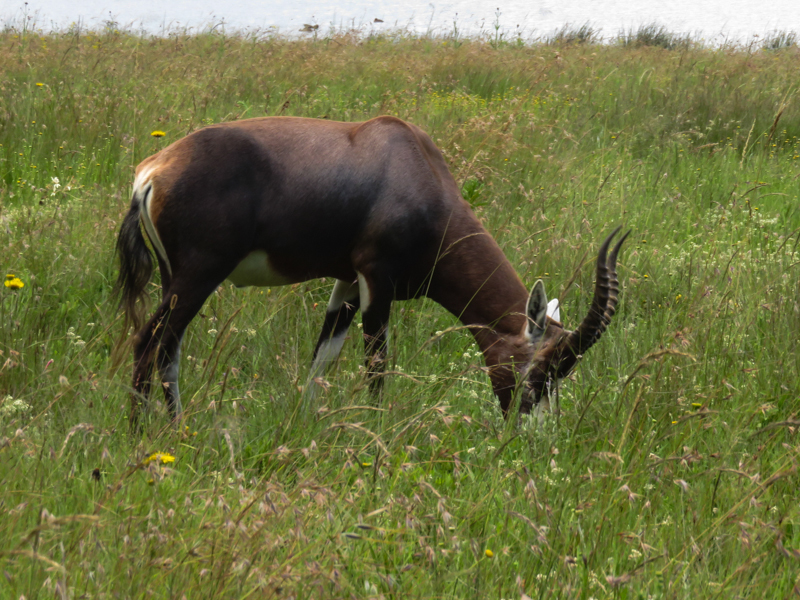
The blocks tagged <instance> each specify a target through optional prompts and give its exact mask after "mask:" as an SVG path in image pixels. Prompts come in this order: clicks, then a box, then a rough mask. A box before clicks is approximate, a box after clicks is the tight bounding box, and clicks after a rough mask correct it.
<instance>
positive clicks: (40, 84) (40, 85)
mask: <svg viewBox="0 0 800 600" xmlns="http://www.w3.org/2000/svg"><path fill="white" fill-rule="evenodd" d="M36 85H37V86H39V87H42V86H43V85H44V84H43V83H37V84H36Z"/></svg>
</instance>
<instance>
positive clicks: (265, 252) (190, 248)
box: [117, 117, 627, 423]
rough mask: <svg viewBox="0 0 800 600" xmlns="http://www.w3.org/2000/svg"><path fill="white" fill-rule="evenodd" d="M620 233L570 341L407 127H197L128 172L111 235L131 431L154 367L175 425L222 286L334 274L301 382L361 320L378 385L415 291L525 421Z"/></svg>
mask: <svg viewBox="0 0 800 600" xmlns="http://www.w3.org/2000/svg"><path fill="white" fill-rule="evenodd" d="M142 229H143V230H144V233H145V234H146V235H147V238H148V239H149V241H150V243H151V245H152V247H153V249H154V250H155V255H156V260H157V261H158V267H159V269H160V271H161V282H162V301H161V304H160V305H159V307H158V309H157V310H156V311H155V313H154V314H153V316H152V317H151V318H150V320H149V321H148V322H147V323H146V324H145V325H144V327H140V325H141V319H140V317H139V313H138V311H137V309H136V303H137V300H138V299H139V298H142V297H144V296H145V295H146V291H145V287H146V285H147V282H148V281H149V279H150V276H151V274H152V271H153V259H152V255H151V253H150V251H149V250H148V248H147V245H146V244H145V239H144V236H143V234H142ZM617 231H619V228H618V229H617V230H615V231H614V232H613V233H612V234H611V235H610V236H608V238H607V239H606V240H605V242H603V244H602V246H601V247H600V251H599V255H598V259H597V276H596V287H595V291H594V298H593V300H592V304H591V307H590V308H589V313H588V315H587V316H586V318H585V319H584V320H583V321H582V322H581V324H580V325H579V326H578V328H577V329H575V330H574V331H568V330H566V329H564V327H563V326H562V324H561V323H560V322H558V320H557V317H556V318H555V319H554V318H551V316H548V314H547V305H548V302H547V296H546V294H545V289H544V284H543V283H542V282H541V281H537V282H536V284H535V285H534V286H533V289H532V291H531V293H530V295H529V294H528V293H527V291H526V289H525V287H524V286H523V284H522V282H521V281H520V279H519V277H518V276H517V274H516V273H515V271H514V269H513V267H512V266H511V264H510V263H509V261H508V259H506V257H505V256H504V254H503V252H502V251H501V250H500V247H499V246H498V245H497V243H496V242H495V240H494V239H493V238H492V236H491V235H489V234H488V233H487V232H486V230H485V229H484V228H483V226H482V225H481V223H480V222H479V221H478V219H477V217H476V216H475V214H474V213H473V212H472V210H471V209H470V207H469V204H468V203H467V202H465V201H464V200H463V199H462V197H461V194H460V192H459V188H458V185H457V184H456V182H455V180H454V179H453V177H452V175H451V174H450V172H449V170H448V168H447V165H446V164H445V161H444V158H443V157H442V154H441V152H439V150H438V149H437V148H436V146H435V145H434V144H433V142H432V141H431V139H430V138H429V137H428V136H427V135H426V134H425V133H424V132H423V131H422V130H421V129H419V128H418V127H416V126H414V125H411V124H409V123H406V122H404V121H401V120H400V119H397V118H394V117H378V118H376V119H372V120H369V121H365V122H363V123H338V122H332V121H325V120H315V119H303V118H292V117H265V118H259V119H248V120H244V121H237V122H233V123H223V124H220V125H213V126H210V127H206V128H204V129H200V130H199V131H196V132H194V133H192V134H190V135H188V136H186V137H185V138H183V139H181V140H178V141H177V142H175V143H174V144H172V145H170V146H168V147H167V148H165V149H163V150H161V151H160V152H159V153H157V154H155V155H153V156H151V157H149V158H147V159H145V160H144V161H143V162H142V163H141V164H140V165H139V166H138V167H137V169H136V178H135V180H134V183H133V199H132V201H131V207H130V210H129V211H128V214H127V216H126V217H125V219H124V221H123V223H122V226H121V228H120V232H119V237H118V239H117V252H118V254H119V257H120V263H121V264H120V273H119V279H118V281H117V289H118V290H120V291H121V295H122V301H121V304H122V306H123V308H124V310H125V312H126V318H127V319H128V320H130V322H132V323H133V325H134V328H135V329H136V330H138V333H137V334H136V337H135V342H134V371H133V390H134V393H133V395H132V422H133V423H136V420H137V418H138V413H139V409H140V406H141V405H142V404H144V403H145V402H146V400H147V398H148V396H149V394H150V387H151V383H150V382H151V378H152V371H153V366H154V363H155V366H156V367H157V368H158V371H159V373H160V375H161V380H162V383H163V385H164V390H165V394H166V400H167V406H168V408H169V411H170V414H171V416H172V417H173V419H178V418H179V417H180V416H181V402H180V394H179V391H178V368H179V367H178V363H179V357H180V346H181V338H182V337H183V334H184V331H185V330H186V327H187V325H188V324H189V322H190V321H191V320H192V318H193V317H194V316H195V315H196V314H197V312H198V311H199V310H200V308H201V307H202V306H203V303H204V302H205V300H206V298H208V296H209V295H210V294H211V293H212V292H213V291H214V290H215V289H216V288H217V286H219V285H220V284H221V283H222V282H223V281H224V280H226V279H227V280H229V281H231V282H232V283H233V284H234V285H236V286H251V285H257V286H274V285H282V284H290V283H296V282H301V281H306V280H309V279H314V278H318V277H333V278H335V279H336V283H335V285H334V287H333V292H332V293H331V298H330V301H329V303H328V308H327V312H326V315H325V321H324V323H323V326H322V332H321V333H320V336H319V340H318V341H317V345H316V348H315V350H314V360H313V363H312V366H311V377H310V381H309V385H315V384H314V383H313V382H312V381H311V379H313V378H314V377H317V376H319V375H321V374H322V373H323V372H324V371H325V369H326V367H328V366H329V365H330V364H331V363H332V362H334V361H335V360H336V358H337V357H338V355H339V352H340V351H341V349H342V345H343V343H344V340H345V335H346V332H347V329H348V327H349V325H350V323H351V321H352V320H353V317H354V316H355V313H356V311H357V310H358V309H361V312H362V319H363V335H364V343H365V346H366V353H367V358H368V359H367V370H368V373H369V375H370V377H372V378H373V383H375V384H376V385H379V382H380V377H379V376H380V373H381V372H382V368H383V363H384V362H385V357H386V329H387V323H388V321H389V309H390V307H391V304H392V301H393V300H406V299H409V298H416V297H420V296H427V297H429V298H431V299H432V300H435V301H436V302H438V303H439V304H441V305H442V306H443V307H444V308H446V309H447V310H449V311H450V312H451V313H453V314H454V315H455V316H456V317H458V318H459V319H460V320H461V322H462V323H464V325H466V326H467V327H468V328H469V330H470V331H471V332H472V334H473V336H474V337H475V340H476V342H477V343H478V346H480V349H481V351H482V352H483V355H484V358H485V361H486V365H487V367H488V372H489V377H490V379H491V381H492V387H493V389H494V393H495V394H496V395H497V397H498V399H499V400H500V407H501V409H502V410H503V413H504V414H507V413H508V411H509V408H510V406H511V403H512V399H513V396H514V391H515V389H517V387H518V385H521V386H522V390H521V391H522V393H521V397H520V398H521V399H520V410H521V411H522V412H530V410H531V409H532V408H533V407H534V406H535V405H536V406H538V407H539V408H540V409H548V400H547V395H546V394H545V393H544V392H545V390H546V388H547V387H548V386H549V384H550V382H553V381H556V380H557V379H559V378H562V377H564V376H566V375H567V374H569V372H570V371H571V370H572V368H573V367H574V365H575V364H576V362H577V360H578V358H579V357H580V356H581V355H583V354H584V353H585V352H586V351H587V350H588V349H589V348H590V347H591V346H592V345H593V344H594V343H595V342H596V341H597V340H598V338H599V337H600V336H601V334H602V333H603V332H604V331H605V329H606V327H607V326H608V324H609V323H610V321H611V318H612V317H613V316H614V312H615V309H616V305H617V297H618V293H619V284H618V281H617V274H616V262H617V254H618V252H619V250H620V248H621V246H622V243H623V241H624V240H625V237H627V234H626V235H625V236H623V237H622V239H620V240H619V242H617V244H616V246H614V248H613V249H612V250H611V252H610V254H609V252H608V250H609V246H610V244H611V240H612V238H613V237H614V235H615V234H616V233H617Z"/></svg>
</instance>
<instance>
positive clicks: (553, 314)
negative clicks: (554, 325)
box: [547, 298, 561, 323]
mask: <svg viewBox="0 0 800 600" xmlns="http://www.w3.org/2000/svg"><path fill="white" fill-rule="evenodd" d="M547 316H548V317H550V318H551V319H553V320H554V321H558V322H559V323H560V322H561V310H560V306H559V305H558V298H553V299H552V300H550V302H548V303H547Z"/></svg>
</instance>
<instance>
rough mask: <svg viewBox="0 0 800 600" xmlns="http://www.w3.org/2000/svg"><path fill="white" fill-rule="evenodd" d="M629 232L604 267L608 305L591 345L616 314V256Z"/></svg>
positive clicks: (617, 295) (617, 290)
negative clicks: (606, 278) (606, 279)
mask: <svg viewBox="0 0 800 600" xmlns="http://www.w3.org/2000/svg"><path fill="white" fill-rule="evenodd" d="M631 231H632V230H631V229H629V230H628V231H627V232H626V233H625V235H623V236H622V237H621V238H620V240H619V241H618V242H617V243H616V245H615V246H614V249H613V250H612V251H611V254H609V255H608V262H607V263H606V265H607V266H608V275H609V282H608V304H607V305H606V311H605V314H603V324H602V325H601V326H600V329H599V330H598V331H597V334H596V335H595V337H594V340H592V344H595V343H597V340H599V339H600V336H601V335H603V333H604V332H605V330H606V328H607V327H608V325H609V324H610V323H611V319H612V318H613V317H614V315H615V314H616V312H617V302H618V301H619V279H617V255H618V254H619V251H620V248H622V243H623V242H624V241H625V240H626V239H627V237H628V236H629V235H630V234H631ZM615 233H616V232H615ZM587 350H588V348H587ZM584 352H585V351H584Z"/></svg>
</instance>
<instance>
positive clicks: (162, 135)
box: [150, 129, 167, 137]
mask: <svg viewBox="0 0 800 600" xmlns="http://www.w3.org/2000/svg"><path fill="white" fill-rule="evenodd" d="M150 135H152V136H153V137H164V136H165V135H167V134H166V133H164V132H163V131H159V130H158V129H156V130H155V131H153V132H152V133H151V134H150Z"/></svg>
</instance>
